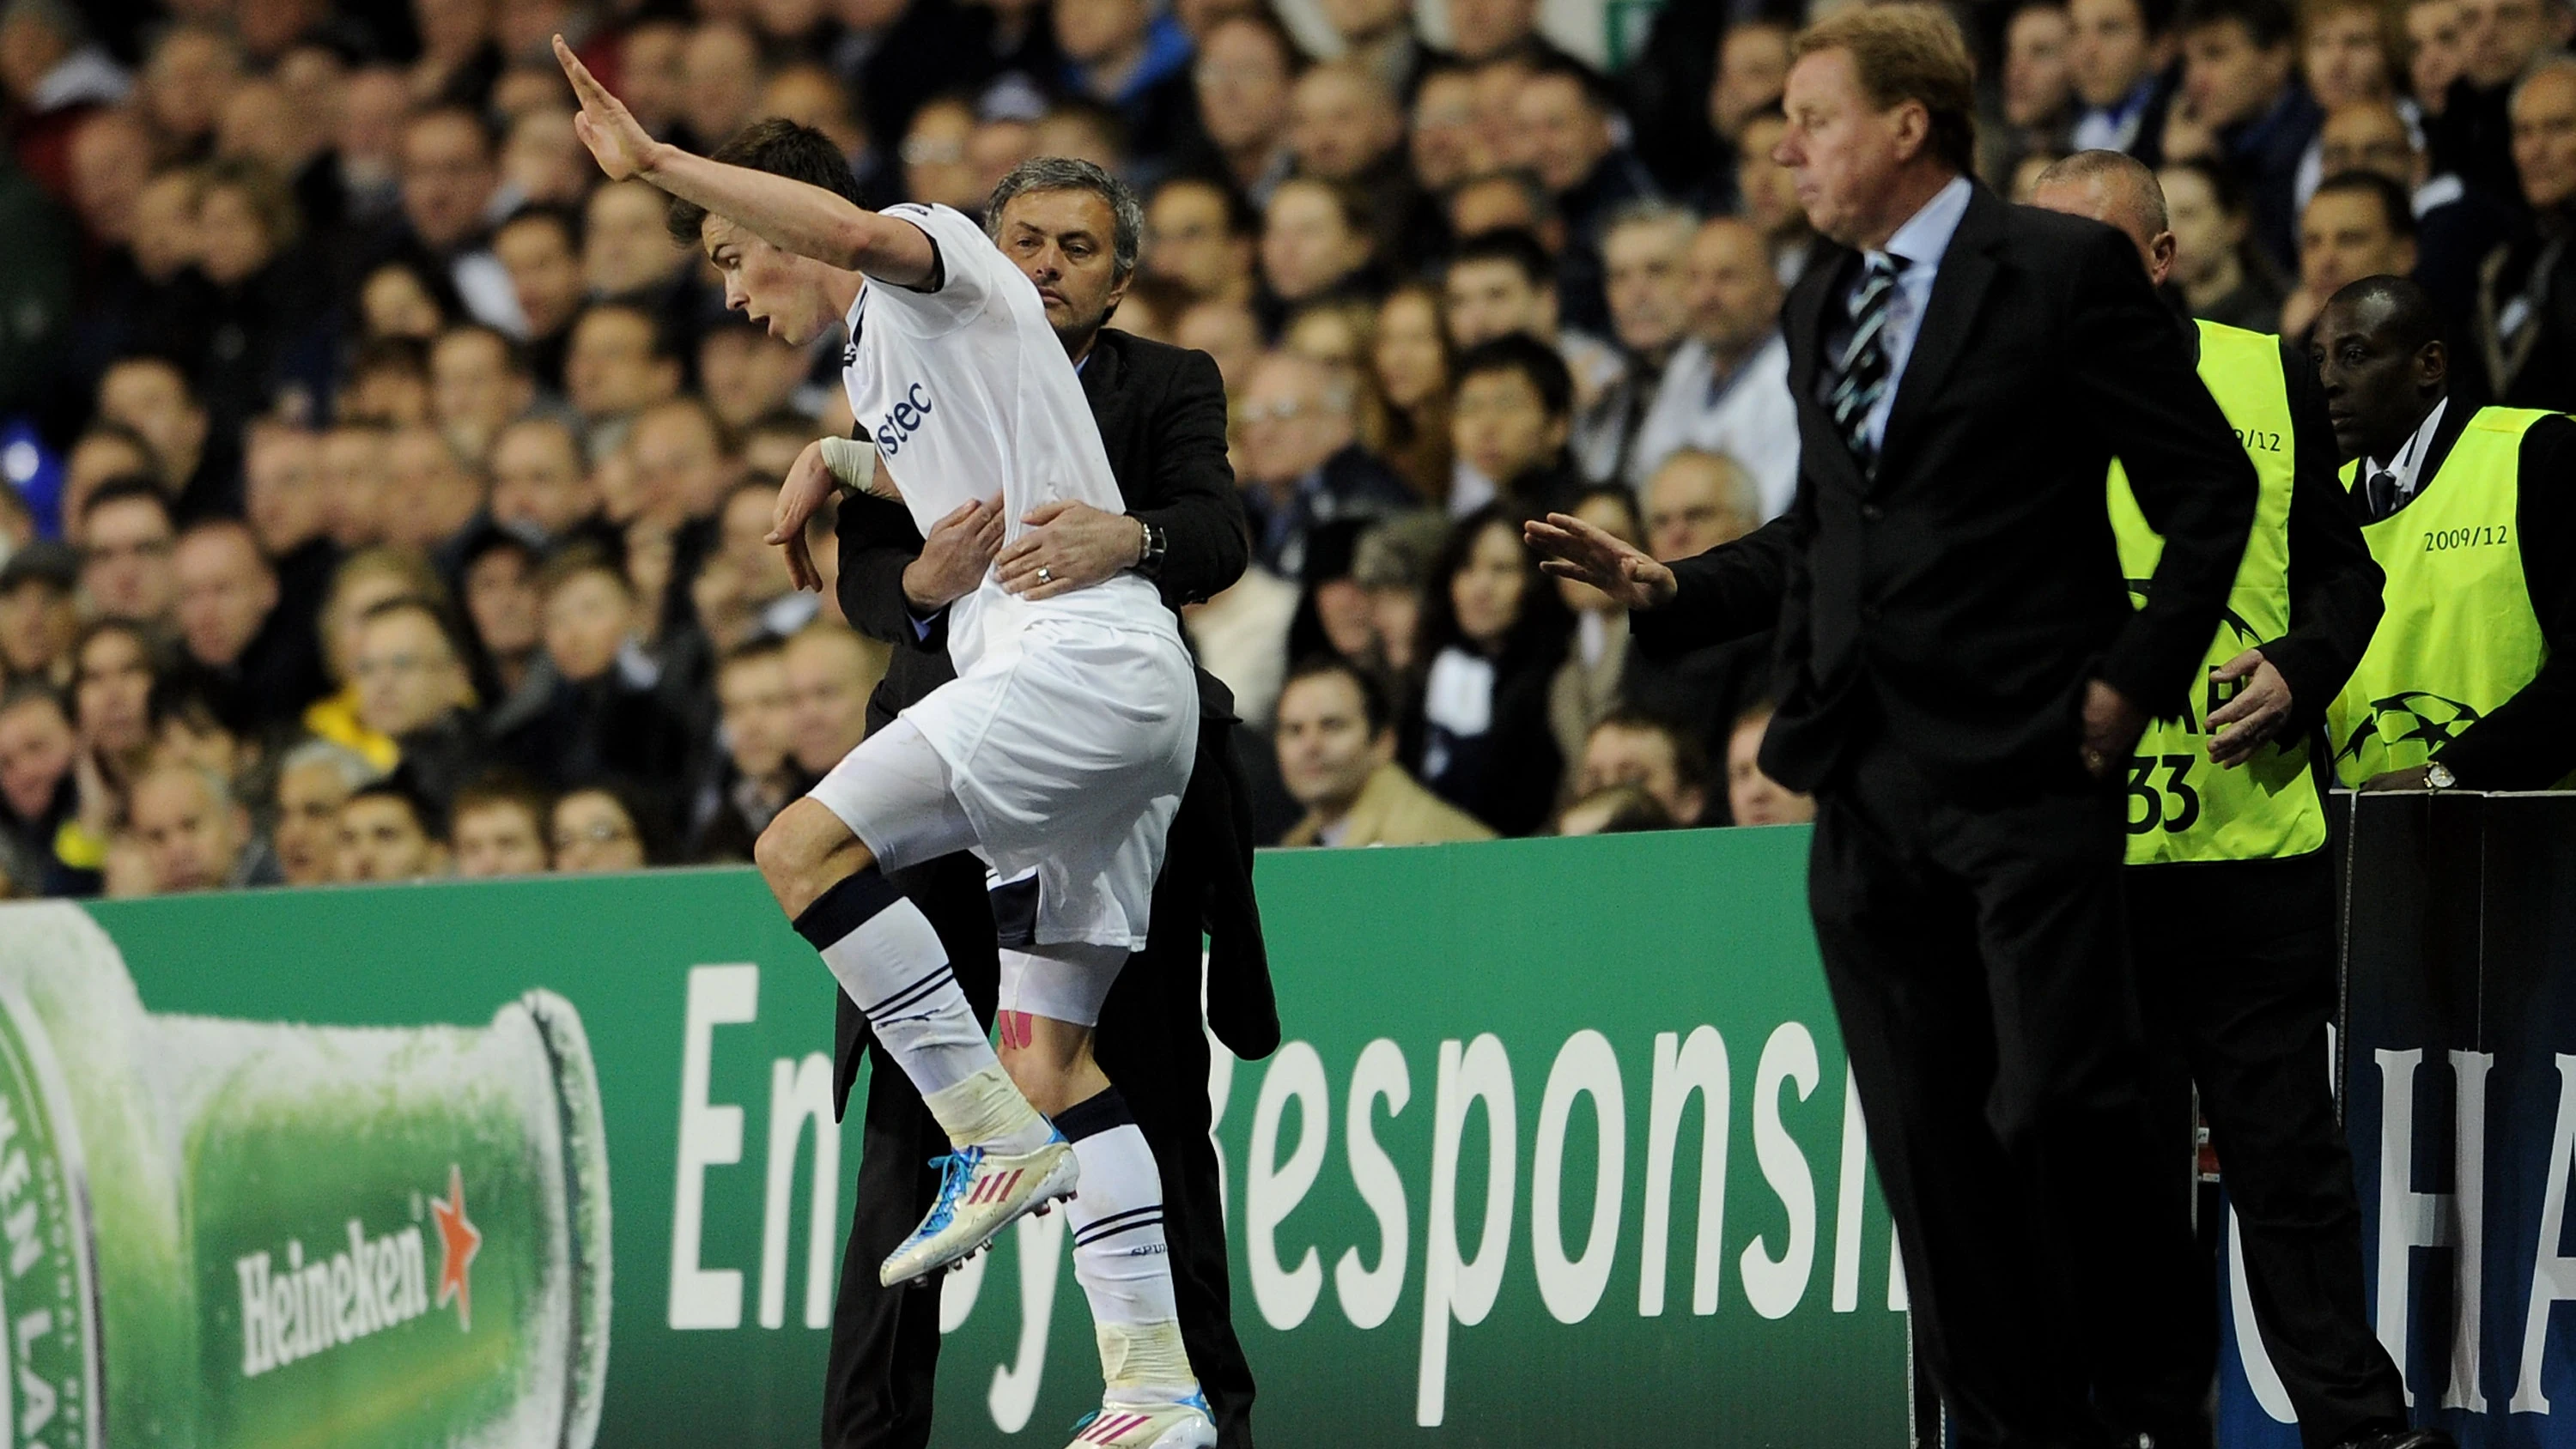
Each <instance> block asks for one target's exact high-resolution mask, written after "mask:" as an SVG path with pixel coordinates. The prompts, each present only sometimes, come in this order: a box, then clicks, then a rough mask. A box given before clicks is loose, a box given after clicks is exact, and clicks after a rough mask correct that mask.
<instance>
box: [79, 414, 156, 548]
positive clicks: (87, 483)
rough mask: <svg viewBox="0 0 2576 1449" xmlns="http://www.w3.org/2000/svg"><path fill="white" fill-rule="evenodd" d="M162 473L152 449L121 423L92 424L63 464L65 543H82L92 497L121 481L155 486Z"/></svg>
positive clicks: (140, 436)
mask: <svg viewBox="0 0 2576 1449" xmlns="http://www.w3.org/2000/svg"><path fill="white" fill-rule="evenodd" d="M159 472H160V465H159V463H158V462H156V461H155V460H154V458H153V454H152V445H151V444H149V443H146V442H144V441H143V437H142V435H141V434H139V433H137V432H135V431H134V430H133V429H132V428H129V427H126V426H124V425H123V424H121V423H111V422H93V423H91V424H90V426H89V428H88V430H87V431H85V432H83V433H82V434H81V436H80V439H79V441H77V442H75V443H73V444H72V448H71V454H70V456H68V457H66V458H65V459H64V460H63V491H62V495H61V497H60V499H59V500H58V502H59V505H60V507H59V513H60V516H61V518H62V525H63V537H64V539H65V540H66V541H68V542H71V543H74V544H77V543H79V542H80V540H81V514H82V513H83V512H85V511H86V510H87V508H88V506H89V498H90V495H91V494H93V493H96V492H97V491H98V490H99V489H101V488H103V487H105V486H106V485H107V484H108V483H110V482H111V481H114V480H116V479H120V478H140V479H143V480H145V481H146V482H152V481H154V480H156V479H157V478H158V476H159Z"/></svg>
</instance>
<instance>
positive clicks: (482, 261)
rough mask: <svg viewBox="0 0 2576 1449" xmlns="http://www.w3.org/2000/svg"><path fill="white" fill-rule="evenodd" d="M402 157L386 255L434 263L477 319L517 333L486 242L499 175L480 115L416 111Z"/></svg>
mask: <svg viewBox="0 0 2576 1449" xmlns="http://www.w3.org/2000/svg"><path fill="white" fill-rule="evenodd" d="M401 162H402V212H401V225H400V226H399V228H397V229H396V230H395V231H394V232H393V233H392V234H391V235H390V236H389V238H388V239H387V241H386V242H385V243H384V246H385V248H386V251H387V253H388V254H401V255H404V256H408V257H410V258H413V259H415V260H416V261H419V262H423V263H426V264H427V265H429V266H431V267H434V268H435V269H436V275H438V276H440V277H443V278H444V279H445V280H446V281H447V284H448V285H449V286H451V287H453V288H454V289H455V292H456V295H457V297H459V298H460V299H462V300H463V302H464V304H465V308H466V310H467V311H468V312H469V313H471V314H472V315H473V316H474V318H475V319H476V320H478V321H482V322H487V323H490V324H491V325H493V326H495V327H499V328H501V329H503V330H504V331H508V332H512V333H517V332H520V331H523V330H524V329H525V328H526V326H527V319H526V318H525V317H523V316H521V315H520V313H519V302H518V298H517V297H516V296H515V295H514V294H513V293H512V291H511V287H510V274H509V272H508V271H507V270H506V269H504V268H503V267H502V265H501V263H500V260H499V259H498V258H496V257H495V256H493V255H492V252H491V249H490V246H489V241H488V235H489V230H490V225H491V223H492V222H493V221H495V220H497V219H498V218H496V217H493V216H492V215H491V214H490V212H491V208H492V199H493V194H494V192H495V191H496V189H497V188H498V187H499V185H500V179H501V178H500V171H499V168H498V166H497V164H496V159H495V157H494V155H493V145H492V134H491V132H490V131H489V130H488V129H486V128H485V125H484V121H483V117H482V116H481V115H480V114H479V113H477V112H476V111H475V110H474V109H473V108H472V107H470V106H467V105H442V106H438V107H435V108H432V109H429V110H425V111H420V112H417V113H415V114H414V115H413V116H412V117H411V119H410V120H409V121H408V122H407V123H406V124H405V125H404V127H403V132H402V153H401Z"/></svg>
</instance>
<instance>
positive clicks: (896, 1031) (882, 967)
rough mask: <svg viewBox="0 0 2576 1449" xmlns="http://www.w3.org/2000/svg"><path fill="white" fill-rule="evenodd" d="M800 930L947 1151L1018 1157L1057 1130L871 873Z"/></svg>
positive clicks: (919, 920)
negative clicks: (941, 1132)
mask: <svg viewBox="0 0 2576 1449" xmlns="http://www.w3.org/2000/svg"><path fill="white" fill-rule="evenodd" d="M796 929H797V931H798V932H799V933H801V934H802V935H803V936H804V937H805V939H806V940H807V941H809V942H811V943H812V944H813V946H814V948H815V949H816V950H818V951H820V952H821V953H822V955H823V964H824V965H826V966H829V967H830V968H832V975H833V977H834V979H836V980H838V981H839V982H840V983H841V989H842V990H843V991H846V992H848V993H849V994H850V999H851V1000H852V1001H855V1002H857V1003H858V1004H859V1007H860V1009H861V1010H862V1011H863V1012H865V1013H866V1015H867V1018H868V1027H869V1029H870V1030H871V1031H873V1032H874V1033H875V1034H876V1039H877V1043H878V1045H880V1046H882V1047H883V1048H884V1049H885V1054H886V1055H887V1056H889V1057H891V1058H893V1059H894V1061H895V1064H896V1065H898V1066H900V1067H901V1068H903V1074H904V1075H905V1076H906V1077H909V1078H911V1079H912V1084H913V1086H914V1087H916V1088H918V1089H919V1090H920V1092H921V1098H922V1101H923V1102H925V1103H926V1104H928V1105H929V1107H930V1109H931V1115H933V1116H934V1117H937V1118H938V1119H939V1125H940V1126H941V1127H943V1128H946V1129H947V1131H948V1135H949V1137H950V1139H951V1140H952V1141H954V1142H956V1143H957V1144H958V1145H959V1146H965V1145H968V1144H970V1143H971V1144H980V1145H982V1146H985V1147H988V1148H990V1149H992V1150H994V1151H997V1152H1002V1153H1007V1154H1014V1155H1015V1154H1018V1153H1023V1152H1032V1151H1035V1150H1036V1149H1037V1148H1038V1147H1039V1146H1041V1145H1043V1144H1044V1143H1045V1142H1046V1141H1047V1138H1048V1136H1049V1134H1050V1133H1051V1131H1052V1130H1053V1129H1051V1128H1049V1127H1048V1126H1047V1124H1046V1119H1045V1118H1043V1117H1040V1116H1039V1115H1038V1114H1037V1111H1036V1109H1034V1108H1032V1107H1031V1106H1029V1104H1028V1099H1027V1098H1025V1097H1023V1096H1021V1095H1020V1092H1019V1089H1018V1088H1016V1087H1014V1086H1012V1085H1011V1081H1010V1078H1009V1077H1008V1076H1006V1075H1004V1073H1003V1071H1002V1063H1001V1059H1000V1058H999V1057H997V1056H995V1055H994V1054H993V1044H992V1043H991V1042H989V1041H987V1040H985V1039H984V1030H983V1028H982V1027H980V1026H978V1025H976V1023H975V1012H974V1010H973V1008H971V1007H969V1006H968V1005H967V1004H966V993H965V992H964V991H962V990H960V989H959V988H958V985H957V973H956V972H955V971H953V970H951V969H950V967H949V964H948V951H947V949H946V948H945V947H943V946H941V945H940V944H939V933H938V932H937V931H936V930H933V929H932V928H931V925H930V918H929V917H927V916H924V915H923V914H922V913H921V908H920V907H919V906H916V905H914V904H913V903H912V902H911V901H908V900H906V899H904V897H903V895H902V893H901V892H899V891H897V890H896V889H895V888H894V885H893V883H892V882H890V881H888V880H887V879H886V878H885V875H884V874H883V873H882V872H880V871H879V870H878V869H877V868H876V867H875V866H870V867H868V868H867V869H865V870H862V871H860V872H858V873H857V874H855V875H853V876H851V877H849V878H848V879H847V880H844V881H842V882H841V883H840V884H839V885H836V886H834V887H832V888H831V889H830V890H828V891H825V892H824V893H823V894H822V895H821V896H820V897H819V898H817V899H816V900H815V902H814V904H813V905H811V906H808V907H807V908H806V910H805V913H804V914H803V915H801V916H798V917H797V918H796ZM943 1108H944V1109H945V1110H943Z"/></svg>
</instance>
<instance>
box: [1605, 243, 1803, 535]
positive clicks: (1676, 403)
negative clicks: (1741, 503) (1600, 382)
mask: <svg viewBox="0 0 2576 1449" xmlns="http://www.w3.org/2000/svg"><path fill="white" fill-rule="evenodd" d="M1688 281H1689V291H1688V298H1689V308H1690V335H1689V339H1688V340H1687V341H1685V342H1684V343H1683V344H1682V345H1681V346H1680V347H1678V348H1676V349H1674V351H1673V354H1672V356H1671V358H1670V359H1669V360H1668V361H1667V362H1666V363H1665V365H1664V368H1663V371H1662V374H1661V377H1660V380H1659V381H1658V383H1657V385H1656V388H1655V392H1654V397H1653V400H1652V402H1651V403H1650V404H1649V405H1648V407H1647V410H1646V415H1645V418H1644V419H1643V421H1641V422H1640V423H1639V425H1638V430H1637V441H1636V443H1635V445H1634V446H1632V447H1631V448H1630V449H1629V455H1628V477H1629V479H1630V480H1631V481H1632V482H1642V481H1643V480H1645V479H1647V478H1650V477H1652V476H1653V475H1654V473H1655V470H1656V469H1658V468H1660V467H1661V466H1662V465H1663V463H1664V460H1665V459H1667V458H1669V457H1671V456H1672V455H1673V454H1674V453H1675V452H1676V451H1678V450H1680V449H1683V448H1695V449H1698V450H1700V451H1702V452H1712V453H1723V454H1725V455H1727V456H1728V457H1731V458H1734V459H1735V460H1736V461H1737V463H1738V464H1739V465H1740V466H1742V467H1743V468H1745V469H1747V470H1748V471H1750V472H1751V473H1752V474H1753V476H1754V478H1755V480H1756V482H1757V484H1758V486H1759V487H1760V488H1761V493H1762V516H1763V517H1764V518H1771V517H1774V516H1777V515H1778V514H1779V513H1781V512H1782V511H1784V510H1785V509H1787V508H1788V506H1789V499H1790V496H1791V495H1792V494H1794V493H1795V492H1796V491H1797V486H1798V419H1797V412H1796V409H1795V407H1794V405H1793V400H1792V399H1791V398H1790V396H1789V350H1788V346H1787V344H1786V343H1784V342H1783V341H1782V340H1781V337H1780V329H1779V324H1778V320H1777V319H1778V317H1779V313H1780V286H1779V280H1778V274H1777V273H1776V272H1775V271H1773V270H1772V268H1771V267H1770V265H1769V257H1768V256H1767V255H1766V254H1765V252H1764V249H1763V244H1762V238H1761V236H1760V235H1759V234H1758V233H1757V232H1756V231H1755V230H1754V228H1752V227H1751V226H1749V225H1747V224H1746V223H1744V222H1741V221H1737V220H1734V219H1732V218H1726V217H1721V218H1718V219H1717V220H1714V221H1709V222H1705V223H1703V224H1702V225H1701V226H1700V228H1699V233H1698V235H1697V236H1695V237H1693V238H1692V240H1691V247H1690V253H1689V259H1688Z"/></svg>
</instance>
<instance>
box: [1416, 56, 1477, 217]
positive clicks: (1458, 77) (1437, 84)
mask: <svg viewBox="0 0 2576 1449" xmlns="http://www.w3.org/2000/svg"><path fill="white" fill-rule="evenodd" d="M1411 131H1412V134H1411V135H1410V137H1409V138H1408V139H1407V141H1406V145H1405V152H1406V155H1407V157H1408V158H1409V159H1410V160H1411V161H1412V163H1413V179H1414V181H1415V182H1416V183H1417V184H1419V185H1420V186H1421V187H1422V189H1423V190H1425V191H1428V192H1430V193H1432V194H1433V195H1435V196H1438V195H1445V194H1447V193H1448V192H1451V191H1454V190H1456V189H1457V187H1458V186H1459V184H1460V183H1462V182H1464V181H1465V180H1466V179H1467V178H1468V177H1470V176H1475V175H1479V174H1481V173H1483V172H1485V171H1488V170H1491V169H1492V168H1493V166H1494V161H1495V158H1494V156H1493V155H1492V153H1491V152H1490V151H1489V150H1488V149H1487V148H1486V146H1485V144H1484V141H1483V138H1482V137H1481V136H1479V135H1478V133H1477V129H1476V81H1475V77H1474V75H1473V73H1471V72H1470V71H1468V70H1467V69H1465V68H1464V67H1462V66H1457V65H1449V64H1436V65H1434V66H1432V67H1431V68H1430V69H1429V70H1427V71H1425V72H1424V73H1423V76H1422V79H1421V81H1420V83H1419V84H1417V85H1416V86H1415V88H1414V92H1413V109H1412V115H1411Z"/></svg>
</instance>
